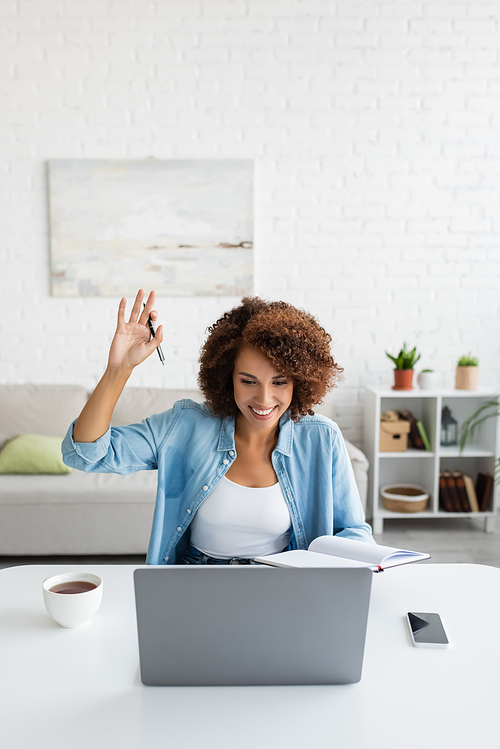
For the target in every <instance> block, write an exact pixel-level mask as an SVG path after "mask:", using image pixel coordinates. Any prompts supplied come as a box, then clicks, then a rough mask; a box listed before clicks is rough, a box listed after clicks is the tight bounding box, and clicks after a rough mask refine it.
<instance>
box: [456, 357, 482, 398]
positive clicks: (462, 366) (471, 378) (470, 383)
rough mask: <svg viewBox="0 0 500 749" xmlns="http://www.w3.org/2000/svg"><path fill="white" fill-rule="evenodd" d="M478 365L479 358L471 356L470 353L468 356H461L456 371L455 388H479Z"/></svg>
mask: <svg viewBox="0 0 500 749" xmlns="http://www.w3.org/2000/svg"><path fill="white" fill-rule="evenodd" d="M478 365H479V362H478V360H477V358H476V357H475V356H471V354H470V353H469V354H468V355H467V356H462V357H460V359H459V360H458V362H457V369H456V373H455V388H457V389H458V390H477V381H478V376H479V366H478Z"/></svg>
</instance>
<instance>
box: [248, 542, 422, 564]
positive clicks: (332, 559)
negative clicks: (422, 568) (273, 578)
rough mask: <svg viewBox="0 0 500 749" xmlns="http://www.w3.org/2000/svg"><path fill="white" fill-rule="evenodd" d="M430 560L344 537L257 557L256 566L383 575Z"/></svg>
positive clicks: (415, 553) (399, 550) (420, 553)
mask: <svg viewBox="0 0 500 749" xmlns="http://www.w3.org/2000/svg"><path fill="white" fill-rule="evenodd" d="M422 559H430V554H424V553H422V552H419V551H408V550H406V549H394V548H393V547H391V546H379V545H378V544H371V543H366V542H364V541H353V540H352V539H350V538H342V536H318V538H315V539H314V541H312V542H311V543H310V544H309V548H308V549H307V551H306V550H303V549H299V550H296V551H282V552H281V553H280V554H270V555H269V556H265V557H255V560H254V561H256V562H260V563H261V564H269V565H271V566H272V567H368V568H369V569H372V570H373V571H374V572H381V571H382V570H385V569H387V568H388V567H397V566H399V565H401V564H409V563H410V562H419V561H421V560H422Z"/></svg>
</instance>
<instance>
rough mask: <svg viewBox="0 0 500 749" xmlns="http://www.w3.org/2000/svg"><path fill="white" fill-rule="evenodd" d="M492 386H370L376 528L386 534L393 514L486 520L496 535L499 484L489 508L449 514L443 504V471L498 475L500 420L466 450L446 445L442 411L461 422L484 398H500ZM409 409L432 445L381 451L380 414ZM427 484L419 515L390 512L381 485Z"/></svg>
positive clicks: (371, 506)
mask: <svg viewBox="0 0 500 749" xmlns="http://www.w3.org/2000/svg"><path fill="white" fill-rule="evenodd" d="M496 395H497V394H496V393H494V392H491V391H488V390H419V389H417V388H415V389H413V390H399V391H398V390H382V389H378V388H366V390H365V411H364V452H365V454H366V456H367V458H368V460H369V461H370V469H369V478H368V515H370V511H371V518H372V523H373V532H374V533H375V534H378V533H382V532H383V529H384V520H389V519H393V518H398V519H404V520H412V519H413V518H436V519H439V518H450V517H464V518H470V517H475V518H478V517H480V518H484V530H485V532H487V533H493V531H494V527H495V517H494V516H495V510H496V508H497V502H498V494H499V492H498V488H497V487H496V486H495V487H494V490H493V499H492V504H491V505H490V509H489V511H488V512H481V513H477V512H475V513H470V512H469V513H465V512H444V511H443V510H442V509H441V508H440V507H439V472H440V471H442V470H460V471H465V472H466V473H468V474H470V475H471V476H472V479H473V480H474V481H475V479H476V476H477V473H478V471H482V472H487V473H491V474H494V471H495V463H496V461H497V460H498V458H499V455H500V428H499V427H500V423H499V420H498V419H495V418H492V419H488V420H487V421H485V422H484V424H483V425H482V427H481V430H480V431H479V433H478V434H477V435H476V438H475V443H474V444H473V445H468V446H467V447H466V448H465V449H464V450H463V452H460V450H459V448H458V447H442V446H441V444H440V440H441V412H442V409H443V406H448V408H449V409H450V411H451V413H452V415H453V417H454V418H455V419H456V420H457V421H458V426H459V428H460V426H461V425H462V423H463V422H464V421H465V419H467V418H468V417H469V416H471V415H472V414H473V413H474V411H476V409H477V408H479V406H480V405H481V404H482V403H484V402H485V401H488V400H491V399H492V398H494V397H496ZM404 409H407V410H409V411H411V412H412V413H413V415H414V416H415V417H416V418H417V419H420V420H421V421H422V423H423V425H424V427H425V430H426V432H427V434H428V436H429V440H430V443H431V449H430V450H429V451H427V450H413V449H411V448H408V450H407V451H406V452H380V450H379V441H380V415H381V414H382V413H384V412H385V411H397V410H404ZM399 481H400V482H402V483H409V484H418V485H420V486H424V487H425V488H426V489H427V490H428V491H429V494H430V499H429V504H428V508H427V510H425V511H423V512H417V513H398V512H390V511H389V510H386V509H385V508H384V507H383V506H382V500H381V496H380V489H381V487H383V486H385V485H386V484H392V483H395V482H399Z"/></svg>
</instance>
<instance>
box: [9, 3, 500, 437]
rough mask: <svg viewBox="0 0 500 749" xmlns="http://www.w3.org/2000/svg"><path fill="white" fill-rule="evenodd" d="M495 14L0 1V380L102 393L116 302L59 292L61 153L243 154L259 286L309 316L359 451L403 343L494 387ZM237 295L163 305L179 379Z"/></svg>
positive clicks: (153, 370)
mask: <svg viewBox="0 0 500 749" xmlns="http://www.w3.org/2000/svg"><path fill="white" fill-rule="evenodd" d="M499 38H500V4H499V3H498V2H490V3H488V2H472V1H471V2H456V1H455V0H447V1H446V2H436V0H421V1H420V2H417V3H415V2H408V1H407V0H378V1H377V0H356V1H355V0H338V1H337V2H331V1H330V0H307V2H306V1H304V0H265V2H264V1H263V0H262V1H261V0H246V1H243V0H224V1H217V0H182V1H181V0H179V1H178V2H175V1H174V0H128V1H127V2H126V1H125V0H121V1H116V2H111V1H106V0H0V66H1V67H0V70H1V73H0V83H1V87H0V107H1V111H0V128H1V137H0V156H1V162H0V173H1V175H2V179H1V187H0V191H1V192H0V200H1V202H0V204H1V215H2V231H1V234H0V269H1V278H0V299H1V312H2V313H1V315H0V338H1V346H0V381H2V382H15V381H19V382H23V381H39V382H55V383H59V382H60V383H63V382H75V383H76V382H77V383H82V384H84V385H87V386H88V387H92V386H93V385H94V384H95V382H96V380H97V379H98V377H99V375H100V373H101V371H102V368H103V366H104V363H105V360H106V355H107V347H108V342H109V339H110V336H111V335H112V332H113V328H114V320H115V312H116V306H117V302H118V300H115V299H54V298H52V297H51V296H50V294H49V255H48V253H49V249H48V247H49V236H48V216H47V183H46V162H47V160H48V159H51V158H147V157H150V156H153V157H157V158H222V159H223V158H251V159H254V160H255V164H256V167H255V174H256V182H255V189H256V194H255V233H256V283H255V292H256V293H257V294H260V295H261V296H264V297H266V298H269V299H271V298H282V299H286V300H287V301H290V302H292V303H295V304H297V305H300V306H303V307H305V308H307V309H309V310H311V311H312V312H313V313H314V314H316V315H317V316H318V317H319V318H320V320H321V322H322V323H323V324H324V326H325V327H326V328H327V329H328V330H329V331H330V332H331V333H332V336H333V338H334V341H335V344H334V353H335V354H336V356H337V358H338V360H339V361H340V363H341V364H343V365H344V367H345V383H344V384H343V385H342V387H341V389H340V390H339V391H337V392H336V393H335V394H334V396H333V398H331V399H330V400H329V407H331V409H332V414H333V415H334V416H335V417H336V418H337V419H338V421H339V423H340V424H341V426H342V428H343V429H344V432H345V434H346V436H348V437H349V438H350V439H353V440H354V441H355V442H359V441H360V439H361V431H362V417H361V397H362V387H363V385H365V384H389V383H390V381H391V378H392V373H391V365H390V362H389V360H388V359H387V358H386V357H385V355H384V349H389V350H390V351H396V349H398V348H399V347H400V345H401V344H402V342H403V340H406V341H407V342H408V343H410V344H412V345H413V344H416V345H417V346H418V347H419V348H420V349H421V351H422V360H421V365H422V367H426V366H434V368H435V369H437V370H438V371H439V372H440V373H441V376H442V384H443V385H449V384H451V383H452V382H453V370H454V365H455V362H456V359H457V358H458V357H459V356H460V355H461V354H463V353H466V352H468V351H469V350H470V351H472V352H473V353H474V354H476V355H477V356H479V358H480V363H481V383H482V384H483V385H487V386H494V387H496V386H498V385H499V384H500V375H499V373H500V336H499V311H500V310H499V306H500V218H499V216H500V213H499V205H500V200H499V198H500V136H499V133H500V128H499V125H500V119H499V114H498V104H497V102H498V96H499V94H500V52H499V49H500V47H499V44H498V40H499ZM237 301H238V300H237V299H233V298H224V299H214V298H211V299H180V300H179V299H175V300H173V299H166V298H162V299H160V300H159V302H158V309H159V312H160V315H161V318H162V320H163V322H164V323H165V325H166V328H167V332H166V340H165V346H164V347H165V351H166V353H167V359H168V366H167V367H165V368H164V369H163V368H161V367H160V365H159V362H158V360H157V358H156V357H152V358H151V359H150V360H148V361H147V362H146V363H145V364H144V365H143V366H142V367H141V368H140V369H139V370H138V371H136V372H135V374H134V380H133V381H134V384H137V385H155V386H159V385H165V386H180V387H181V386H186V387H191V386H193V385H194V384H195V381H196V370H197V357H198V350H199V347H200V345H201V342H202V340H203V336H204V330H205V328H206V327H207V325H209V324H210V323H211V322H212V321H213V320H214V319H215V318H216V317H217V316H218V315H219V314H220V313H221V312H222V311H223V310H224V309H226V308H227V307H229V306H232V305H233V304H236V303H237Z"/></svg>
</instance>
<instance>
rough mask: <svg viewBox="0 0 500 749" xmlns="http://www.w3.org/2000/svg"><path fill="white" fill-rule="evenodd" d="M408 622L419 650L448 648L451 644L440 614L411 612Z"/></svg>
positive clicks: (407, 616) (412, 637) (407, 618)
mask: <svg viewBox="0 0 500 749" xmlns="http://www.w3.org/2000/svg"><path fill="white" fill-rule="evenodd" d="M406 621H407V622H408V627H409V628H410V636H411V641H412V642H413V644H414V645H415V646H416V647H417V648H447V647H448V645H449V644H450V643H449V641H448V638H447V636H446V632H445V631H444V627H443V622H442V621H441V617H440V616H439V614H429V613H423V612H421V611H409V612H408V613H407V614H406Z"/></svg>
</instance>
